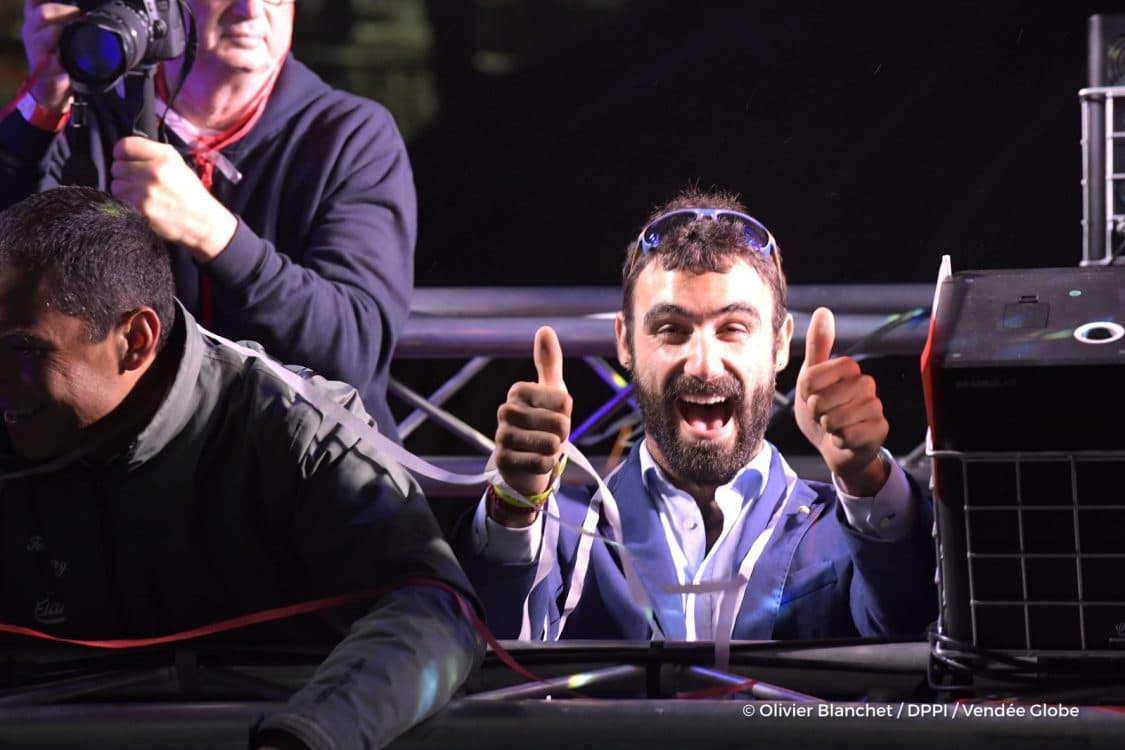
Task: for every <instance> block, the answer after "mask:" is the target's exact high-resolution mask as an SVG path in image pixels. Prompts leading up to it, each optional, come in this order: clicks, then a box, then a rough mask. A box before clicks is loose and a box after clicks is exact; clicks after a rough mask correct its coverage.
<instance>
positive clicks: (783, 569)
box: [733, 449, 825, 640]
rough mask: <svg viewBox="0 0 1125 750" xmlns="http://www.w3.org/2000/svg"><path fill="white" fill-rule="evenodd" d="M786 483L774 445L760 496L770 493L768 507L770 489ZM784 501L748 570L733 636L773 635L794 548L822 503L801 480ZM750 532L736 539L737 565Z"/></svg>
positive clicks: (781, 488) (751, 540)
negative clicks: (755, 559)
mask: <svg viewBox="0 0 1125 750" xmlns="http://www.w3.org/2000/svg"><path fill="white" fill-rule="evenodd" d="M786 484H787V482H786V476H785V469H784V467H783V464H782V459H781V454H780V452H778V451H777V450H776V449H775V450H774V456H773V461H772V462H771V464H770V476H769V479H768V480H767V482H766V490H765V492H764V493H763V495H762V497H761V498H759V499H760V500H765V499H767V498H768V497H773V502H772V503H770V504H769V505H770V507H771V508H772V507H775V504H776V502H777V500H778V499H780V498H779V497H778V495H776V494H773V493H784V492H785V489H786ZM784 503H785V504H784V506H783V507H782V510H781V517H780V518H779V519H778V521H777V524H776V525H775V526H774V529H773V535H772V536H771V537H770V539H769V541H768V542H767V543H766V546H765V549H763V550H762V556H761V557H759V558H758V562H757V563H755V565H754V570H753V571H752V572H751V574H750V582H749V583H748V584H747V586H746V594H745V596H744V597H743V599H742V606H741V608H740V609H739V612H738V617H737V618H736V620H735V624H734V633H733V637H734V638H736V639H740V640H769V639H771V638H772V637H773V628H774V623H775V622H776V621H777V611H778V609H779V608H780V607H781V593H782V590H783V588H784V586H785V577H786V574H787V573H788V570H789V563H790V561H791V560H792V559H793V552H794V550H795V549H796V548H797V544H798V543H799V542H800V541H801V538H802V537H803V536H804V535H805V532H807V531H808V530H809V528H811V526H812V522H813V521H815V520H816V518H817V517H818V516H819V515H820V514H821V513H822V512H823V511H824V507H825V504H824V503H823V502H821V501H819V499H818V497H817V495H816V493H815V492H813V490H812V488H810V487H809V486H808V485H807V484H805V483H804V482H802V481H800V480H797V481H796V483H794V485H793V490H792V492H791V493H790V495H789V497H788V498H785V500H784ZM759 531H760V529H759ZM751 533H752V532H750V531H748V530H747V529H744V537H746V538H744V539H740V540H739V545H738V557H737V560H736V561H735V563H734V565H735V566H736V568H737V566H738V565H739V564H741V562H742V560H743V559H744V558H745V556H746V553H747V552H748V551H749V550H750V546H751V545H752V544H753V543H754V538H756V536H755V537H754V538H750V534H751Z"/></svg>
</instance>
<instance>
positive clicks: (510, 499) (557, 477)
mask: <svg viewBox="0 0 1125 750" xmlns="http://www.w3.org/2000/svg"><path fill="white" fill-rule="evenodd" d="M564 469H566V456H563V457H562V459H561V460H560V461H559V462H558V463H557V464H555V468H554V470H553V471H551V484H550V485H548V487H547V489H545V490H543V491H542V492H540V493H538V494H535V495H528V496H525V495H522V494H520V493H519V492H516V491H515V490H514V489H512V488H511V487H509V486H508V485H507V484H506V483H504V482H503V481H500V482H493V483H492V484H490V485H489V487H488V490H489V492H490V493H491V494H492V496H493V497H495V498H496V499H497V500H500V501H501V502H504V503H507V504H508V505H510V506H512V507H513V508H519V509H520V510H523V511H530V510H538V509H539V508H542V507H543V504H544V503H546V502H547V498H548V497H550V496H551V493H552V492H555V491H557V490H558V488H559V484H560V483H561V482H562V474H563V470H564Z"/></svg>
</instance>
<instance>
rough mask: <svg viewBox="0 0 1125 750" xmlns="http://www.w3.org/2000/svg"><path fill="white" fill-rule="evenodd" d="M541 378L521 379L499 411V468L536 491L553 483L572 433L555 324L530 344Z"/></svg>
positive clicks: (523, 488)
mask: <svg viewBox="0 0 1125 750" xmlns="http://www.w3.org/2000/svg"><path fill="white" fill-rule="evenodd" d="M532 358H533V359H534V361H535V370H536V372H537V373H538V382H535V383H528V382H519V383H516V384H514V385H513V386H512V387H511V389H510V390H509V391H508V400H507V401H505V402H504V403H503V404H501V405H500V409H499V410H498V411H497V412H496V421H497V425H496V454H495V458H496V468H497V469H499V470H500V476H502V477H503V478H504V481H505V482H506V483H507V484H508V485H509V486H511V488H512V489H514V490H516V491H517V492H519V493H521V494H523V495H525V496H531V495H537V494H539V493H541V492H543V491H545V490H546V489H547V487H548V486H549V485H550V483H551V472H552V471H554V469H555V466H556V465H558V462H559V460H560V459H561V457H562V445H563V443H564V442H566V439H567V438H568V437H569V436H570V413H571V409H572V408H573V400H572V399H571V397H570V394H569V393H567V391H566V383H565V382H564V381H563V352H562V346H561V345H560V344H559V337H558V335H556V334H555V330H554V329H553V328H550V327H548V326H544V327H542V328H540V329H539V330H538V331H536V332H535V344H534V348H533V350H532Z"/></svg>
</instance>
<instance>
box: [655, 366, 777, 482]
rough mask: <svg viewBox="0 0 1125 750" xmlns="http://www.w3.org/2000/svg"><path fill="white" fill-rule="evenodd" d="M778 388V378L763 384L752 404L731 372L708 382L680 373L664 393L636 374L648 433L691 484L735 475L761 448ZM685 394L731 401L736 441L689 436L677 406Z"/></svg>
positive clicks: (754, 393) (755, 391) (672, 467)
mask: <svg viewBox="0 0 1125 750" xmlns="http://www.w3.org/2000/svg"><path fill="white" fill-rule="evenodd" d="M774 386H775V380H774V378H770V379H769V381H768V382H762V383H758V384H757V385H756V386H754V388H753V391H752V393H750V399H749V402H747V399H746V389H745V387H744V386H743V384H742V382H741V381H740V380H738V379H737V378H735V377H734V376H733V375H730V374H726V375H723V376H722V377H720V378H718V379H715V380H710V381H704V380H700V379H699V378H696V377H694V376H692V375H684V374H683V373H680V374H679V375H676V376H675V377H674V378H672V380H671V381H669V382H668V385H667V387H666V388H665V389H664V391H663V392H660V390H659V387H658V386H656V385H655V384H654V383H651V382H649V381H648V380H647V379H646V378H643V377H640V376H635V377H634V389H635V393H634V395H635V397H636V399H637V405H638V406H639V407H640V410H641V416H642V417H644V425H645V434H646V435H647V436H648V437H649V438H651V439H652V440H654V441H655V442H656V445H657V447H659V448H660V452H661V454H663V456H664V459H665V460H666V461H667V462H668V464H669V466H668V468H669V469H670V470H671V471H672V473H674V474H675V475H677V476H679V477H681V478H683V479H685V480H687V481H689V482H693V483H695V484H701V485H712V486H718V485H722V484H726V483H727V482H729V481H731V480H732V479H734V476H735V474H737V473H738V472H739V471H740V470H741V469H742V468H743V467H744V466H746V464H748V463H750V459H752V458H753V457H754V455H755V454H756V453H757V452H758V449H759V447H760V446H761V444H762V439H763V438H764V437H765V434H766V427H767V426H769V421H770V413H771V409H772V406H773V392H774ZM683 396H712V397H718V398H722V399H726V400H727V402H728V403H729V404H730V406H731V419H733V420H734V423H735V425H734V426H735V432H734V441H733V442H732V443H727V442H726V441H718V440H687V439H685V438H684V436H683V435H682V433H681V429H680V414H679V412H678V411H677V409H676V400H677V399H679V398H681V397H683Z"/></svg>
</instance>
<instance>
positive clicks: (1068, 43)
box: [410, 0, 1115, 285]
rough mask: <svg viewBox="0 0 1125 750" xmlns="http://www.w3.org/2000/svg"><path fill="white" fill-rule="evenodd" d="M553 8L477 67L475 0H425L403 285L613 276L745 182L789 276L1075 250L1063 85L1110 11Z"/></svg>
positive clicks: (1076, 253) (833, 276)
mask: <svg viewBox="0 0 1125 750" xmlns="http://www.w3.org/2000/svg"><path fill="white" fill-rule="evenodd" d="M528 5H530V6H532V7H535V6H536V5H537V4H536V3H529V4H528ZM538 5H539V6H540V8H541V9H542V8H546V7H547V5H550V4H538ZM554 5H556V6H557V5H558V4H554ZM562 5H565V4H562ZM564 10H565V9H559V8H558V7H554V10H553V11H550V12H549V11H547V10H543V11H542V12H541V13H540V14H539V17H538V19H537V25H535V26H534V34H535V37H534V38H533V40H531V41H530V42H528V44H529V46H531V47H533V48H534V49H536V50H538V53H537V54H535V55H532V56H529V57H530V58H531V60H530V62H529V64H527V65H526V66H525V67H523V68H522V69H521V70H519V71H518V73H517V74H515V75H511V76H507V77H486V76H480V75H473V74H472V73H470V72H469V68H468V66H467V65H465V64H464V59H463V58H464V56H465V55H467V53H468V48H469V43H468V42H467V41H466V39H465V37H464V35H463V34H461V32H462V31H463V30H464V29H465V28H471V18H470V16H471V5H470V4H468V3H458V2H447V1H443V0H437V1H436V2H433V3H431V8H430V11H431V13H430V18H431V23H432V25H433V27H434V30H435V45H436V49H437V50H438V55H437V57H436V61H437V63H438V65H439V67H438V68H437V70H438V71H439V73H440V75H439V82H441V85H442V89H441V94H442V96H441V114H440V116H439V118H438V119H437V120H436V121H435V122H434V123H433V124H432V126H430V127H429V128H427V129H426V130H425V131H424V132H420V133H418V134H417V135H416V136H415V137H413V138H412V140H411V142H410V151H411V156H412V158H413V161H414V165H415V169H416V179H417V184H418V191H419V196H420V201H421V226H422V236H421V240H420V243H419V248H418V261H417V271H418V283H419V285H463V284H520V285H567V284H598V285H602V284H615V283H617V281H618V274H619V268H620V259H621V252H622V248H623V245H624V243H625V242H626V241H627V240H628V239H630V238H631V237H632V236H634V235H635V233H636V231H637V230H638V229H639V224H640V223H641V220H642V219H643V218H644V216H645V215H647V213H648V211H649V210H650V209H651V208H652V207H653V205H654V204H656V203H659V202H661V201H663V200H665V199H666V198H668V197H669V196H670V195H671V194H672V193H673V192H674V191H675V190H676V189H677V188H680V187H682V186H684V185H686V184H689V183H693V182H698V184H700V185H701V186H704V187H708V186H712V185H719V186H723V187H725V188H728V189H730V190H732V191H735V192H737V193H739V194H740V195H741V196H742V198H743V199H744V202H745V203H746V204H747V205H748V206H749V207H750V210H751V212H752V213H754V214H755V215H757V216H758V217H759V218H760V219H762V220H763V221H764V222H765V223H766V224H767V225H768V226H769V227H770V228H771V229H772V230H773V232H774V234H775V235H776V236H777V237H778V238H779V241H780V243H781V246H782V248H783V251H784V254H785V255H784V257H785V260H786V266H787V270H788V273H789V275H790V279H791V281H792V282H793V283H798V284H808V283H830V282H892V283H893V282H929V281H931V280H932V279H933V278H934V275H935V273H936V270H937V265H938V261H939V259H940V256H941V254H942V253H951V254H952V256H953V262H954V268H955V269H964V268H1003V267H1024V266H1048V265H1073V264H1075V263H1077V262H1078V260H1079V258H1080V257H1081V245H1080V241H1081V228H1080V220H1081V210H1082V204H1081V192H1080V178H1081V160H1080V155H1081V151H1080V110H1079V102H1078V97H1077V92H1078V90H1079V89H1080V88H1082V87H1083V86H1085V85H1087V84H1086V26H1087V23H1086V22H1087V17H1088V16H1089V15H1090V14H1091V13H1097V12H1100V13H1110V12H1114V11H1115V8H1114V7H1112V6H1111V5H1109V4H1107V3H1104V2H1103V3H1098V4H1090V3H1082V2H1077V3H1067V4H1065V5H1064V4H1061V3H1044V2H1011V1H1009V2H944V3H920V4H915V3H889V2H856V3H833V2H804V3H785V2H694V3H689V2H683V1H681V0H650V1H648V2H637V3H632V4H629V5H628V6H627V7H626V8H624V9H623V10H621V11H620V12H619V13H618V14H617V15H615V16H614V17H613V18H610V19H608V20H606V21H605V22H604V23H602V24H601V25H599V26H598V27H596V28H586V29H575V28H574V25H575V24H574V23H573V22H572V23H569V24H568V22H567V20H568V17H567V15H566V13H565V12H564Z"/></svg>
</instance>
